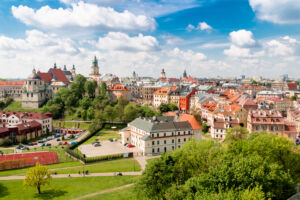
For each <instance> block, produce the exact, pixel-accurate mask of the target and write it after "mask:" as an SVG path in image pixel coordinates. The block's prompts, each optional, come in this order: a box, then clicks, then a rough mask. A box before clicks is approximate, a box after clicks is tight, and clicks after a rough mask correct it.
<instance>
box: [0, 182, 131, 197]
mask: <svg viewBox="0 0 300 200" xmlns="http://www.w3.org/2000/svg"><path fill="white" fill-rule="evenodd" d="M136 179H137V177H136V176H110V177H109V176H107V177H82V178H59V179H52V180H51V183H50V185H46V186H43V187H42V188H41V191H42V194H40V195H38V194H37V189H35V188H32V187H28V186H23V180H10V181H1V183H0V199H14V200H18V199H42V200H46V199H47V200H48V199H55V200H60V199H74V198H76V197H80V196H84V195H87V194H90V193H94V192H98V191H101V190H105V189H109V188H115V187H120V186H122V185H126V184H130V183H133V182H135V180H136Z"/></svg>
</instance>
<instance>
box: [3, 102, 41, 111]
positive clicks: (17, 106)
mask: <svg viewBox="0 0 300 200" xmlns="http://www.w3.org/2000/svg"><path fill="white" fill-rule="evenodd" d="M4 111H13V112H41V111H40V109H37V108H22V103H21V102H20V101H13V102H11V103H10V104H9V105H8V106H7V107H6V108H4Z"/></svg>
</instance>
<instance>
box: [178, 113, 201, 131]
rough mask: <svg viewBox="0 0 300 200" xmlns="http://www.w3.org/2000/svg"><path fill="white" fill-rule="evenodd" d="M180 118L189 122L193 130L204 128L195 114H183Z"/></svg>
mask: <svg viewBox="0 0 300 200" xmlns="http://www.w3.org/2000/svg"><path fill="white" fill-rule="evenodd" d="M179 120H180V121H181V122H185V121H187V122H189V123H190V125H191V126H192V129H193V130H202V127H201V126H200V124H199V122H198V121H197V120H196V118H195V117H194V116H193V115H189V114H181V115H180V119H179Z"/></svg>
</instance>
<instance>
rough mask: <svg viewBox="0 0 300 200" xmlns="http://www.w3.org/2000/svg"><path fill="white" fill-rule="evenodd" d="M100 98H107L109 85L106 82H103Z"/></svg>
mask: <svg viewBox="0 0 300 200" xmlns="http://www.w3.org/2000/svg"><path fill="white" fill-rule="evenodd" d="M99 96H102V97H107V85H106V83H105V82H104V81H102V82H101V86H100V94H99Z"/></svg>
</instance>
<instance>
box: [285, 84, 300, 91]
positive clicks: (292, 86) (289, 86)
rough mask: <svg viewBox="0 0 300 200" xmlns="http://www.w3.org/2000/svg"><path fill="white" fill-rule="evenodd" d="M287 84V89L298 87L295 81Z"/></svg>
mask: <svg viewBox="0 0 300 200" xmlns="http://www.w3.org/2000/svg"><path fill="white" fill-rule="evenodd" d="M287 86H288V90H297V89H298V87H297V84H296V83H288V84H287Z"/></svg>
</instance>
